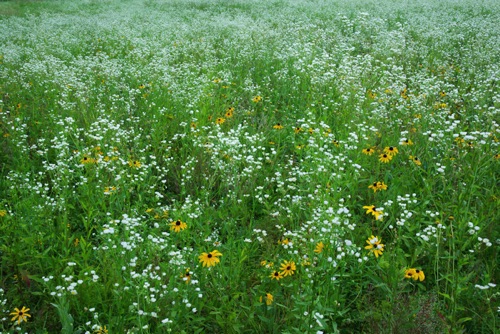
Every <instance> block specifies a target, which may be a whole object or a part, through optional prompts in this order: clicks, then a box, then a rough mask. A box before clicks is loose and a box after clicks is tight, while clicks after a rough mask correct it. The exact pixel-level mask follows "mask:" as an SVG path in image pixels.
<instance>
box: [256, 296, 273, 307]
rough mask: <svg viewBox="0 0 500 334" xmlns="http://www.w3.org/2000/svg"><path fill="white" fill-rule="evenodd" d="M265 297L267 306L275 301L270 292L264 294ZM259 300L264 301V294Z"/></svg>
mask: <svg viewBox="0 0 500 334" xmlns="http://www.w3.org/2000/svg"><path fill="white" fill-rule="evenodd" d="M264 298H265V302H266V305H267V306H269V305H271V304H272V303H273V301H274V297H273V295H272V294H270V293H266V295H265V296H264ZM259 301H260V302H261V303H262V301H263V298H262V296H260V298H259Z"/></svg>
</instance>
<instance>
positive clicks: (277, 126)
mask: <svg viewBox="0 0 500 334" xmlns="http://www.w3.org/2000/svg"><path fill="white" fill-rule="evenodd" d="M273 129H276V130H281V129H283V125H281V123H276V124H275V125H273Z"/></svg>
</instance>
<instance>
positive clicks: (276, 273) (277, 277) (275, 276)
mask: <svg viewBox="0 0 500 334" xmlns="http://www.w3.org/2000/svg"><path fill="white" fill-rule="evenodd" d="M269 277H271V279H272V280H273V279H275V280H277V281H279V280H280V279H282V278H283V274H282V273H280V272H279V271H277V270H275V271H273V272H272V273H271V275H269Z"/></svg>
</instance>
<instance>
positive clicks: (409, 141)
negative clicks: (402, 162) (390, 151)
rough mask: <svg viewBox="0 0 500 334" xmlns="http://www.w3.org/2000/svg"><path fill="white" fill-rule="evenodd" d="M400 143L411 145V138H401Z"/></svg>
mask: <svg viewBox="0 0 500 334" xmlns="http://www.w3.org/2000/svg"><path fill="white" fill-rule="evenodd" d="M400 144H401V145H403V146H411V145H413V142H412V141H411V139H408V138H403V139H402V140H401V142H400Z"/></svg>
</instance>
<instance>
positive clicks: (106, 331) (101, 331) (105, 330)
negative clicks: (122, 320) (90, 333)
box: [94, 326, 108, 334]
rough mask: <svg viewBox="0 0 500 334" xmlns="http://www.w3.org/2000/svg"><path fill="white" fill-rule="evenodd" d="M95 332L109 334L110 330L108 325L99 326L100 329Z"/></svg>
mask: <svg viewBox="0 0 500 334" xmlns="http://www.w3.org/2000/svg"><path fill="white" fill-rule="evenodd" d="M94 333H96V334H108V330H107V329H106V326H104V327H99V329H98V330H96V331H95V332H94Z"/></svg>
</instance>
